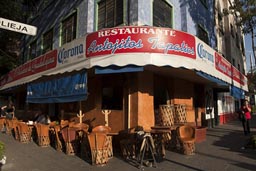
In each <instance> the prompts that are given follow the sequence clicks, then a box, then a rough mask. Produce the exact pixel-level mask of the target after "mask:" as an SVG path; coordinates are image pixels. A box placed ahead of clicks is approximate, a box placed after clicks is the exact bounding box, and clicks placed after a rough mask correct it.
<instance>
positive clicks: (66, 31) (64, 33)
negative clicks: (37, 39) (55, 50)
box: [60, 10, 78, 45]
mask: <svg viewBox="0 0 256 171" xmlns="http://www.w3.org/2000/svg"><path fill="white" fill-rule="evenodd" d="M77 14H78V13H77V10H75V11H74V12H72V13H71V14H70V15H68V16H67V17H66V18H64V19H63V20H62V21H61V34H60V36H61V41H60V42H61V45H64V44H66V43H69V42H71V41H72V40H74V39H76V37H77V28H78V26H77V24H78V22H77V19H78V16H77ZM70 20H72V21H71V24H72V28H71V33H70V32H69V30H70V29H68V28H69V27H68V25H69V24H70V23H69V22H70ZM64 37H65V39H64ZM69 37H70V38H69Z"/></svg>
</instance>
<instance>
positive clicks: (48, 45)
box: [43, 29, 53, 53]
mask: <svg viewBox="0 0 256 171" xmlns="http://www.w3.org/2000/svg"><path fill="white" fill-rule="evenodd" d="M52 43H53V30H52V29H51V30H49V31H48V32H46V33H45V34H44V35H43V53H46V52H48V51H50V50H52Z"/></svg>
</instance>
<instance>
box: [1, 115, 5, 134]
mask: <svg viewBox="0 0 256 171" xmlns="http://www.w3.org/2000/svg"><path fill="white" fill-rule="evenodd" d="M5 122H6V121H5V118H0V131H1V132H3V130H4V128H5Z"/></svg>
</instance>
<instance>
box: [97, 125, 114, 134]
mask: <svg viewBox="0 0 256 171" xmlns="http://www.w3.org/2000/svg"><path fill="white" fill-rule="evenodd" d="M110 131H111V128H110V127H109V126H104V125H99V126H96V127H94V128H93V129H92V132H94V133H109V132H110Z"/></svg>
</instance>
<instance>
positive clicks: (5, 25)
mask: <svg viewBox="0 0 256 171" xmlns="http://www.w3.org/2000/svg"><path fill="white" fill-rule="evenodd" d="M0 28H2V29H6V30H11V31H15V32H19V33H23V34H28V35H32V36H35V35H36V31H37V28H36V27H35V26H31V25H27V24H23V23H20V22H17V21H12V20H8V19H5V18H1V17H0Z"/></svg>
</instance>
